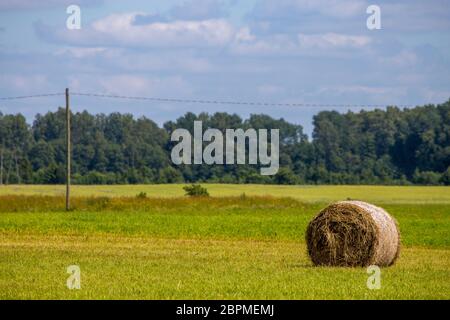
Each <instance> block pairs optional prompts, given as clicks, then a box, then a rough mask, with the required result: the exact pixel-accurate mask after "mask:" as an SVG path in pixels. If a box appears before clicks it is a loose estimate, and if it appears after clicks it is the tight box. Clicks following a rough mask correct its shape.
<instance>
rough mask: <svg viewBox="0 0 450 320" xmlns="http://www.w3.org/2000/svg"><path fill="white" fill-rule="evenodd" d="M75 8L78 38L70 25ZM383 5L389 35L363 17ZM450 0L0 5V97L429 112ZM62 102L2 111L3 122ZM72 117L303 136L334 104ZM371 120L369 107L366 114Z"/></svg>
mask: <svg viewBox="0 0 450 320" xmlns="http://www.w3.org/2000/svg"><path fill="white" fill-rule="evenodd" d="M73 4H74V5H78V6H79V7H80V10H81V29H79V30H71V29H68V28H67V26H66V21H67V19H68V18H69V14H67V12H66V9H67V7H68V6H70V5H73ZM369 5H377V6H379V8H380V12H381V29H375V30H369V29H368V28H367V25H366V20H367V18H368V17H369V16H370V14H368V13H367V12H366V9H367V8H368V6H369ZM449 84H450V5H449V2H448V0H430V1H422V0H404V1H402V0H400V1H392V0H391V1H385V0H374V1H365V0H246V1H238V0H195V1H194V0H181V1H176V0H164V1H162V0H161V1H148V0H147V1H143V0H135V1H133V0H127V1H119V0H78V1H75V0H67V1H66V0H40V1H35V0H15V1H13V0H0V97H9V96H22V95H32V94H41V93H54V92H63V91H64V89H65V88H66V87H68V88H70V91H71V92H86V93H99V94H115V95H131V96H145V97H156V98H174V99H206V100H224V101H230V100H232V101H253V102H269V103H306V104H316V105H317V104H318V105H320V104H346V105H347V104H348V105H357V106H361V107H351V108H340V109H338V110H339V111H340V112H346V111H347V110H352V111H359V110H361V109H362V108H364V107H363V106H364V105H380V106H387V105H412V106H415V105H423V104H428V103H433V104H434V103H442V102H445V101H447V100H448V99H449V98H450V85H449ZM63 105H64V97H61V96H57V97H48V98H33V99H27V100H6V101H5V100H0V111H1V112H2V113H22V114H23V115H25V116H26V117H27V119H28V121H29V122H31V121H32V120H33V117H34V116H35V114H36V113H45V112H47V111H53V110H56V109H57V107H58V106H63ZM71 107H72V109H73V110H74V111H82V110H88V111H89V112H91V113H111V112H122V113H125V112H128V113H132V114H134V115H135V116H136V117H139V116H142V115H145V116H147V117H149V118H151V119H153V120H154V121H156V122H157V123H158V124H162V123H163V122H165V121H167V120H175V119H176V118H178V117H180V116H182V115H183V114H185V113H186V112H188V111H192V112H195V113H199V112H209V113H214V112H217V111H220V112H223V111H226V112H229V113H237V114H239V115H240V116H242V117H243V118H247V117H248V116H249V115H250V114H254V113H265V114H269V115H271V116H273V117H276V118H284V119H286V120H288V121H290V122H293V123H296V124H301V125H303V127H304V129H305V132H306V133H307V134H308V135H309V136H310V135H311V131H312V117H313V116H314V114H317V112H319V111H321V110H330V108H329V107H318V106H310V107H288V106H279V107H278V106H276V107H275V106H248V105H247V106H246V105H227V104H222V105H205V104H195V103H173V102H172V103H163V102H154V101H139V100H138V101H133V100H117V99H107V98H88V97H81V96H71ZM365 109H372V108H371V107H365Z"/></svg>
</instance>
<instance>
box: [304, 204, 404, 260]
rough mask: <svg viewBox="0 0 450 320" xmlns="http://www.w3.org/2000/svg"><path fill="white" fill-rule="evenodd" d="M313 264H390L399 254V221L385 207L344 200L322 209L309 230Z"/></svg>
mask: <svg viewBox="0 0 450 320" xmlns="http://www.w3.org/2000/svg"><path fill="white" fill-rule="evenodd" d="M306 243H307V246H308V254H309V256H310V257H311V260H312V262H313V263H314V265H326V266H369V265H377V266H380V267H381V266H390V265H392V264H393V263H394V262H395V260H396V259H397V258H398V256H399V252H400V232H399V229H398V226H397V222H396V221H395V219H394V218H392V217H391V216H390V215H389V214H388V213H387V212H386V211H385V210H384V209H382V208H380V207H377V206H374V205H372V204H369V203H366V202H362V201H341V202H337V203H333V204H331V205H329V206H328V207H326V208H325V209H323V210H322V211H321V212H320V213H319V214H318V215H317V216H316V217H315V218H314V219H313V220H312V221H311V222H310V223H309V225H308V228H307V230H306Z"/></svg>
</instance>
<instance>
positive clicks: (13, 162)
mask: <svg viewBox="0 0 450 320" xmlns="http://www.w3.org/2000/svg"><path fill="white" fill-rule="evenodd" d="M71 119H72V123H71V131H72V157H73V158H72V173H73V176H72V182H73V183H76V184H147V183H180V182H211V183H212V182H215V183H258V184H392V185H393V184H401V185H407V184H421V185H449V184H450V100H449V101H447V102H445V103H443V104H439V105H424V106H418V107H415V108H409V109H400V108H398V107H395V106H391V107H387V108H386V109H384V110H381V109H377V110H372V111H364V110H362V111H360V112H346V113H339V112H337V111H321V112H319V113H318V114H317V115H315V116H314V119H313V125H314V129H313V133H312V137H307V135H306V134H304V132H303V128H302V126H300V125H297V124H294V123H290V122H288V121H286V120H284V119H282V118H281V119H275V118H273V117H270V116H268V115H264V114H252V115H251V116H250V117H249V118H248V119H242V118H241V117H240V116H238V115H236V114H228V113H224V112H217V113H214V114H208V113H200V114H193V113H186V114H185V115H184V116H182V117H180V118H178V119H176V121H168V122H166V123H164V125H163V127H160V126H158V125H157V124H156V123H155V122H154V121H152V120H151V119H148V118H146V117H140V118H135V117H134V116H133V115H131V114H120V113H111V114H109V115H105V114H95V115H94V114H90V113H88V112H87V111H83V112H77V113H73V114H72V115H71ZM195 120H201V121H203V127H204V130H206V129H207V128H217V129H220V130H222V131H225V129H231V128H243V129H248V128H254V129H279V130H280V169H279V171H278V173H277V174H276V175H273V176H263V175H261V174H260V172H259V168H258V166H257V165H206V164H201V165H178V166H177V165H174V164H172V163H171V160H170V152H171V148H172V147H173V142H171V141H170V135H171V132H172V131H173V130H175V129H177V128H185V129H188V130H189V131H190V132H191V133H192V131H193V124H194V121H195ZM65 134H66V130H65V110H64V109H62V108H60V109H58V110H57V111H55V112H48V113H46V114H37V115H36V116H35V118H34V121H33V123H32V124H29V123H27V121H26V119H25V117H24V116H23V115H21V114H2V113H1V112H0V184H21V183H23V184H61V183H65V180H66V178H65V166H66V165H65V162H66V144H65Z"/></svg>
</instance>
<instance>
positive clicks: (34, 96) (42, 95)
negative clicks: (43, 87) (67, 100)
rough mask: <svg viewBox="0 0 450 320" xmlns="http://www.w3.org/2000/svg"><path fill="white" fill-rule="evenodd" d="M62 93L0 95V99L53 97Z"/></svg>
mask: <svg viewBox="0 0 450 320" xmlns="http://www.w3.org/2000/svg"><path fill="white" fill-rule="evenodd" d="M63 95H64V93H42V94H35V95H29V96H17V97H3V98H2V97H0V100H19V99H28V98H42V97H53V96H63Z"/></svg>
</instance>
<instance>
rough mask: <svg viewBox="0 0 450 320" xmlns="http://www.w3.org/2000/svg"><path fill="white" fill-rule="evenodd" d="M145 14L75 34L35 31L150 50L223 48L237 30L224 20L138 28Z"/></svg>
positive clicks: (114, 18)
mask: <svg viewBox="0 0 450 320" xmlns="http://www.w3.org/2000/svg"><path fill="white" fill-rule="evenodd" d="M144 14H145V13H142V12H133V13H122V14H112V15H109V16H107V17H105V18H102V19H99V20H96V21H95V22H93V23H92V24H91V25H90V26H89V27H86V28H84V29H81V30H76V31H74V30H65V29H64V30H60V29H52V28H49V27H48V26H45V25H43V24H37V25H36V30H37V33H38V34H39V35H40V36H41V37H43V38H44V39H49V40H52V41H56V42H63V43H64V42H65V43H67V44H70V45H74V46H77V45H78V46H128V47H149V48H151V47H158V48H162V47H166V48H167V47H209V46H224V45H226V44H227V43H229V42H230V41H231V40H232V39H233V37H234V35H235V33H236V30H235V28H234V27H233V26H232V25H231V24H230V23H229V22H228V21H226V20H224V19H210V20H200V21H182V20H177V21H172V22H153V23H149V24H135V23H134V22H135V19H136V17H137V16H142V15H144Z"/></svg>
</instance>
